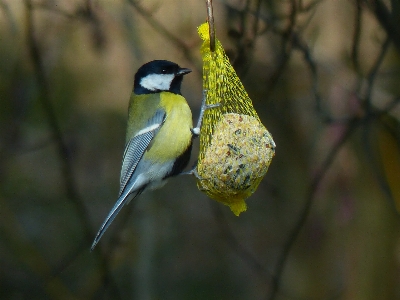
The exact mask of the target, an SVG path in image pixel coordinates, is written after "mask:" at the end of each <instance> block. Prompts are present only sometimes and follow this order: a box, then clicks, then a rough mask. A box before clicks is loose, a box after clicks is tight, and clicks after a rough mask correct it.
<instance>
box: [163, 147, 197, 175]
mask: <svg viewBox="0 0 400 300" xmlns="http://www.w3.org/2000/svg"><path fill="white" fill-rule="evenodd" d="M191 154H192V142H190V145H189V147H188V148H187V149H186V150H185V152H183V153H182V155H180V156H179V157H178V158H177V159H176V161H175V163H174V165H173V166H172V169H171V172H169V173H168V174H167V175H166V176H165V177H164V179H165V178H167V177H171V176H176V175H179V174H180V173H182V171H183V169H185V168H186V166H187V165H188V163H189V161H190V155H191Z"/></svg>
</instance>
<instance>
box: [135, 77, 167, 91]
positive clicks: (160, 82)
mask: <svg viewBox="0 0 400 300" xmlns="http://www.w3.org/2000/svg"><path fill="white" fill-rule="evenodd" d="M173 79H174V75H173V74H150V75H147V76H146V77H143V78H142V80H141V81H140V85H141V86H142V87H144V88H145V89H147V90H150V91H168V90H169V88H170V87H171V82H172V80H173Z"/></svg>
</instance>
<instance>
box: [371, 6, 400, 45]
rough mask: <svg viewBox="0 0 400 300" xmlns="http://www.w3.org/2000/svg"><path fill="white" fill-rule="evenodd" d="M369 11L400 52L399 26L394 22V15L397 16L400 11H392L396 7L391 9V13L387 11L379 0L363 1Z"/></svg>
mask: <svg viewBox="0 0 400 300" xmlns="http://www.w3.org/2000/svg"><path fill="white" fill-rule="evenodd" d="M364 2H365V3H366V4H367V5H368V7H369V8H370V9H371V11H372V12H373V13H374V15H375V17H376V19H377V20H378V22H379V23H380V24H381V26H382V27H383V29H385V31H386V34H387V35H388V36H389V37H390V39H391V40H392V41H393V43H394V45H395V46H396V48H397V49H398V50H400V26H399V25H400V24H396V22H395V21H396V20H397V18H398V17H396V20H394V18H393V16H394V15H397V16H398V15H399V14H400V11H394V9H396V7H397V6H395V7H392V13H391V12H390V11H389V9H388V8H387V6H386V5H385V3H384V2H383V1H381V0H364Z"/></svg>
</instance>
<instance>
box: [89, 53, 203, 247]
mask: <svg viewBox="0 0 400 300" xmlns="http://www.w3.org/2000/svg"><path fill="white" fill-rule="evenodd" d="M190 72H191V70H190V69H187V68H181V67H180V66H179V65H178V64H176V63H174V62H171V61H167V60H153V61H150V62H148V63H146V64H144V65H142V66H141V67H140V68H139V69H138V70H137V72H136V74H135V78H134V84H133V91H132V94H131V98H130V101H129V108H128V121H127V131H126V144H125V151H124V154H123V159H122V168H121V176H120V189H119V194H118V199H117V201H116V203H115V205H114V206H113V208H112V209H111V211H110V212H109V214H108V215H107V217H106V218H105V220H104V222H103V224H102V225H101V227H100V229H99V231H98V232H97V235H96V237H95V239H94V241H93V244H92V246H91V250H92V251H93V249H94V248H95V247H96V245H97V243H98V242H99V241H100V239H101V237H102V236H103V234H104V233H105V231H106V230H107V228H108V227H109V226H110V224H111V223H112V222H113V220H114V219H115V217H116V216H117V214H118V213H119V212H120V210H121V209H122V207H123V206H124V205H126V204H128V203H129V202H130V201H131V200H132V199H134V198H136V197H138V196H139V195H140V194H141V193H143V192H144V191H146V190H149V189H155V188H159V187H161V186H163V185H164V184H165V182H166V179H168V178H169V177H172V176H176V175H179V174H181V173H183V170H184V169H185V167H186V166H187V164H188V163H189V160H190V156H191V150H192V142H193V138H194V137H196V136H197V135H198V134H199V128H198V127H196V128H193V121H192V112H191V110H190V107H189V105H188V103H187V101H186V99H185V98H184V97H183V96H182V94H181V84H182V80H183V76H184V75H186V74H188V73H190ZM199 124H200V123H198V125H199Z"/></svg>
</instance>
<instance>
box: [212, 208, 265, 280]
mask: <svg viewBox="0 0 400 300" xmlns="http://www.w3.org/2000/svg"><path fill="white" fill-rule="evenodd" d="M212 207H213V212H214V217H215V219H216V220H217V222H218V224H219V226H218V228H219V229H221V231H222V233H223V235H222V236H223V237H224V239H225V241H226V242H227V244H228V245H229V246H230V247H231V248H232V249H233V251H234V252H235V253H236V254H237V255H238V256H239V257H240V258H241V259H242V260H243V261H244V262H246V264H247V265H248V266H249V267H251V268H252V269H253V270H254V271H256V272H257V273H259V274H263V275H264V274H268V275H269V276H271V274H270V272H269V271H268V270H267V269H266V268H265V267H264V266H263V265H262V264H261V263H260V262H259V261H258V260H257V258H256V257H255V256H254V255H253V254H252V253H250V252H249V251H248V250H247V249H246V248H245V247H243V245H242V244H240V242H239V241H238V240H237V238H236V237H235V235H234V234H233V232H232V230H231V229H230V228H229V225H228V223H227V221H226V218H225V216H224V214H223V212H222V210H221V206H220V205H213V206H212Z"/></svg>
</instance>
